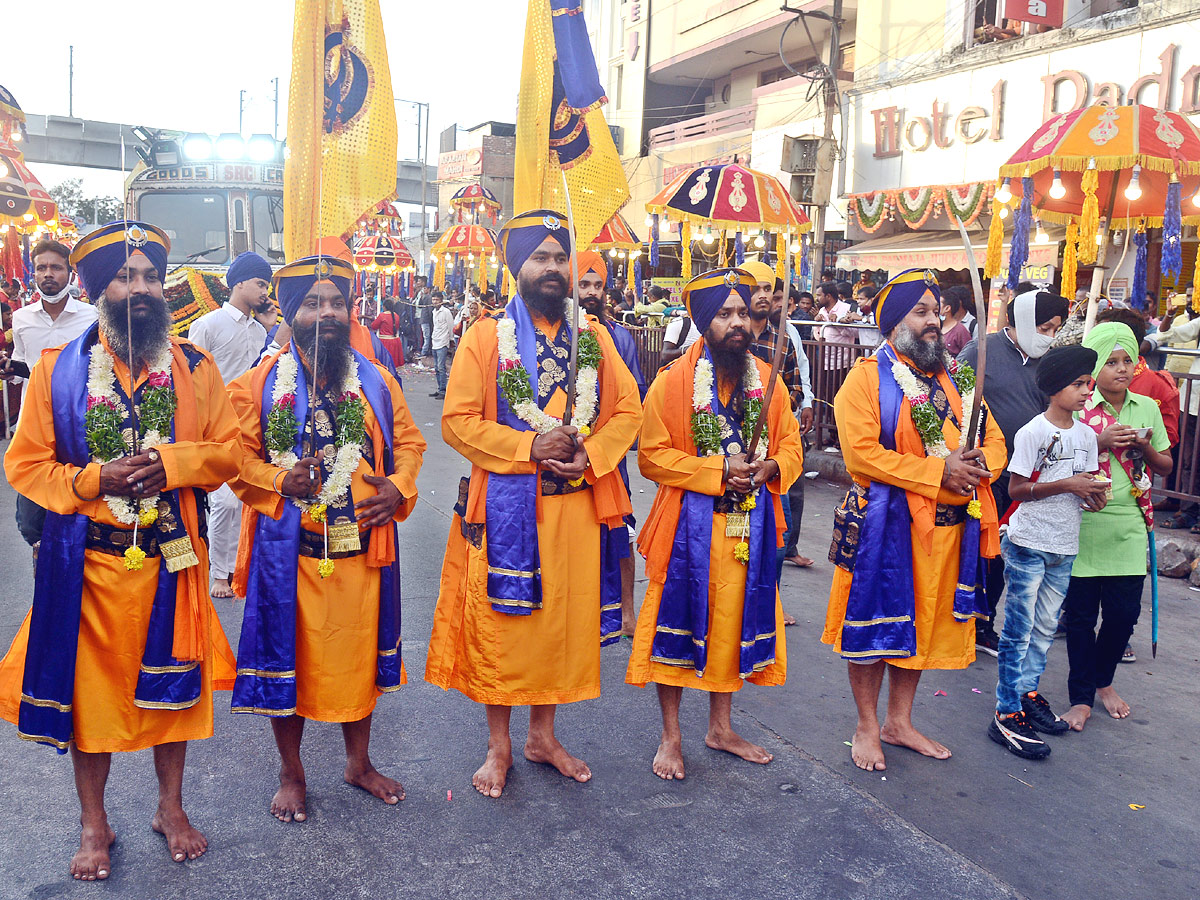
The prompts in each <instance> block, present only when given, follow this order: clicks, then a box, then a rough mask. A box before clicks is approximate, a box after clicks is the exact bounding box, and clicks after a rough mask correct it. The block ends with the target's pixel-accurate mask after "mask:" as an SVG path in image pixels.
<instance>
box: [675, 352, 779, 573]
mask: <svg viewBox="0 0 1200 900" xmlns="http://www.w3.org/2000/svg"><path fill="white" fill-rule="evenodd" d="M692 378H693V382H692V442H693V443H694V444H695V445H696V451H697V452H698V453H699V454H700V455H701V456H716V455H717V454H719V453H720V452H721V422H720V420H719V419H718V418H717V414H716V413H715V412H714V411H713V403H712V398H713V381H714V375H713V365H712V363H711V362H709V360H708V358H707V357H704V356H701V357H700V359H699V360H697V362H696V370H695V372H694V373H693V375H692ZM764 399H765V393H764V391H763V385H762V376H761V375H760V374H759V371H758V366H757V365H756V364H755V360H754V357H753V356H751V357H750V358H749V359H747V360H746V369H745V371H744V373H743V374H742V401H743V402H742V443H743V444H744V445H746V446H749V444H750V439H751V437H752V436H753V435H754V429H755V427H756V426H757V425H758V420H759V419H760V418H762V415H763V400H764ZM766 456H767V426H766V423H764V424H763V430H762V436H761V437H760V438H759V441H758V446H757V447H756V448H755V451H754V458H755V459H766ZM756 505H757V500H756V499H755V496H754V494H753V493H750V494H747V495H746V496H745V497H743V498H742V499H741V501H740V502H739V503H738V509H739V510H740V511H741V512H743V513H747V512H749V511H750V510H752V509H754V507H755V506H756ZM743 518H744V522H743V523H742V526H741V529H742V533H741V534H740V537H741V540H740V541H739V542H738V543H737V544H736V545H735V546H734V548H733V556H734V559H736V560H737V561H738V562H740V563H743V564H744V563H747V562H749V560H750V544H749V543H748V541H747V538H748V537H749V533H750V532H749V527H750V520H749V517H745V516H744V517H743Z"/></svg>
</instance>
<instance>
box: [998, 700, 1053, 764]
mask: <svg viewBox="0 0 1200 900" xmlns="http://www.w3.org/2000/svg"><path fill="white" fill-rule="evenodd" d="M988 737H990V738H991V739H992V740H993V741H995V742H996V743H997V744H999V745H1000V746H1001V747H1003V748H1004V749H1005V750H1007V751H1008V752H1009V753H1015V754H1016V755H1017V756H1019V757H1021V758H1022V759H1045V758H1046V757H1047V756H1049V755H1050V745H1049V744H1047V743H1046V742H1045V741H1043V740H1042V739H1041V738H1040V737H1038V736H1037V732H1036V731H1034V730H1033V727H1032V726H1031V725H1030V724H1029V719H1028V718H1027V717H1026V716H1025V710H1021V711H1020V712H1019V713H1013V714H1011V715H1008V716H1004V717H1003V718H1001V717H1000V714H999V713H996V714H995V715H993V716H992V723H991V724H990V725H988Z"/></svg>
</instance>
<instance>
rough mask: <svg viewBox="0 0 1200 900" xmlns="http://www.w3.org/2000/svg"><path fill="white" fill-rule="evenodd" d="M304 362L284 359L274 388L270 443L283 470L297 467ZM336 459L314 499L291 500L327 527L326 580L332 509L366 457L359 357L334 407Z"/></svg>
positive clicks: (320, 569) (322, 565) (321, 568)
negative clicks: (298, 392) (299, 377)
mask: <svg viewBox="0 0 1200 900" xmlns="http://www.w3.org/2000/svg"><path fill="white" fill-rule="evenodd" d="M298 371H299V366H298V365H297V363H296V357H295V356H293V355H292V354H291V353H285V354H283V355H282V356H280V357H279V361H278V362H277V363H276V368H275V384H274V386H273V387H272V389H271V409H270V410H269V411H268V412H267V433H266V435H265V437H266V444H267V454H268V455H269V456H270V458H271V462H272V463H273V464H274V465H276V466H279V467H280V468H281V469H291V468H292V467H293V466H294V465H296V462H297V459H296V450H295V447H296V439H297V436H298V435H299V431H300V424H299V422H297V420H296V377H297V372H298ZM334 419H335V426H334V433H335V438H334V445H335V446H336V448H337V455H336V456H335V457H334V461H333V466H332V467H331V470H330V474H329V479H328V480H327V481H326V482H325V483H324V484H323V485H321V490H320V492H319V493H318V494H317V496H316V499H315V500H307V499H303V498H300V497H292V498H290V499H291V501H292V504H293V505H295V506H296V507H298V508H299V509H300V510H301V511H302V512H307V513H308V515H309V518H310V519H312V521H313V522H315V523H317V524H319V525H322V526H323V528H324V543H325V549H324V556H323V557H322V558H321V561H320V562H319V563H318V564H317V574H318V575H320V576H321V577H322V578H327V577H329V576H330V575H332V574H333V560H332V559H330V558H329V521H328V518H329V516H328V513H329V507H330V506H333V507H339V506H342V505H344V504H345V503H346V500H347V497H348V495H349V492H350V484H351V481H352V479H353V477H354V473H355V471H357V469H358V464H359V462H360V461H361V460H362V457H363V445H364V444H365V443H366V439H367V429H366V407H365V406H364V404H363V399H362V384H361V382H360V381H359V378H358V360H357V359H353V358H352V359H351V360H350V366H349V368H348V369H347V370H346V375H345V377H344V378H343V379H342V384H341V389H340V390H339V391H338V399H337V405H336V409H335V411H334Z"/></svg>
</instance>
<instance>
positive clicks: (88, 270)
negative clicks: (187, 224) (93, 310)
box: [71, 219, 171, 302]
mask: <svg viewBox="0 0 1200 900" xmlns="http://www.w3.org/2000/svg"><path fill="white" fill-rule="evenodd" d="M170 249H171V239H170V238H169V237H167V235H166V233H165V232H164V231H163V230H162V229H161V228H155V227H154V226H153V225H147V224H146V223H145V222H134V221H132V220H125V219H118V220H116V221H115V222H109V223H108V224H107V225H104V226H103V227H101V228H97V229H96V230H95V231H93V232H91V233H90V234H89V235H88V236H87V237H85V238H83V239H82V240H81V241H80V242H79V243H78V244H76V245H75V249H74V250H72V251H71V265H72V266H73V267H74V268H75V271H76V272H78V273H79V280H80V282H81V283H82V284H83V289H84V290H85V291H87V295H88V296H89V297H90V298H91V299H92V301H93V302H94V301H96V300H99V299H100V296H101V295H102V294H103V293H104V291H105V290H106V289H107V288H108V285H109V283H110V282H111V281H112V280H113V278H115V277H116V274H117V273H118V272H120V271H121V270H122V269H123V268H125V261H126V259H127V258H128V257H129V256H130V255H132V254H134V253H142V254H144V255H145V257H146V259H148V260H150V263H151V264H152V265H153V266H154V268H156V269H158V277H159V278H160V279H163V278H166V277H167V251H169V250H170Z"/></svg>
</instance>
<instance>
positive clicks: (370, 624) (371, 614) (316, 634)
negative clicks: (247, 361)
mask: <svg viewBox="0 0 1200 900" xmlns="http://www.w3.org/2000/svg"><path fill="white" fill-rule="evenodd" d="M284 352H289V351H288V350H287V348H286V347H285V348H284V350H283V351H281V353H284ZM279 355H280V354H276V355H275V356H274V357H272V358H271V359H270V360H268V361H265V362H263V363H262V365H263V366H266V365H270V364H273V363H274V361H275V359H277V358H278V356H279ZM376 368H377V369H379V372H380V374H381V375H382V376H383V380H384V382H385V383H386V384H387V387H388V391H389V393H390V394H391V397H392V419H393V426H394V427H393V430H394V436H393V444H392V446H393V448H394V449H393V458H394V460H395V468H396V472H395V474H394V475H391V476H389V480H390V481H391V482H392V484H394V485H395V486H396V489H397V490H398V491H400V494H401V495H402V496H403V497H404V502H403V503H401V504H400V507H399V508H398V509H397V510H396V515H395V520H396V521H397V522H403V521H404V520H405V519H407V518H408V515H409V513H411V512H412V511H413V508H414V507H415V506H416V504H417V473H418V472H420V471H421V460H422V456H423V454H424V453H425V438H424V437H422V436H421V432H420V430H419V429H418V428H417V426H416V425H415V424H414V423H413V420H412V415H411V414H410V413H409V411H408V404H407V403H405V401H404V393H403V391H401V390H400V386H399V385H398V384H397V383H396V380H395V379H394V378H392V376H391V375H389V374H388V373H387V371H386V370H385V369H384V368H383V367H382V366H379V365H376ZM255 372H256V370H254V369H252V370H250V371H249V372H247V373H246V374H245V375H242V376H241V377H240V378H238V379H236V380H235V381H233V382H232V383H230V385H229V391H230V394H231V396H232V399H233V408H234V410H235V411H236V412H237V415H238V418H239V419H240V420H241V427H242V445H243V446H244V448H245V457H244V459H243V463H242V470H241V472H240V473H239V474H238V477H237V479H236V480H234V481H232V482H230V487H232V488H233V491H234V493H235V494H237V495H238V497H240V498H241V500H242V502H243V503H245V504H246V505H247V506H249V507H250V508H251V509H252V510H253V511H254V514H253V515H248V516H245V517H244V518H243V525H242V540H241V541H240V542H239V546H240V548H242V549H244V551H245V552H239V554H238V575H239V576H240V578H241V579H244V578H245V574H246V572H247V570H248V566H249V554H250V553H252V552H253V550H252V549H251V548H252V543H253V541H252V536H253V534H254V527H255V524H256V522H257V516H259V515H265V516H270V517H271V518H273V519H278V518H279V517H280V516H281V515H283V505H284V503H285V502H286V501H285V500H284V499H283V498H282V497H280V496H279V494H277V493H276V492H275V488H274V484H275V480H276V479H277V478H278V479H279V480H280V481H282V478H281V477H280V475H279V473H280V472H284V471H287V470H285V469H280V468H279V467H278V466H276V465H274V464H273V463H271V462H268V461H266V460H264V459H263V439H262V428H261V425H260V419H259V413H260V409H259V404H260V402H261V389H257V390H256V388H255V387H254V386H252V382H254V381H255V379H254V375H255ZM259 383H261V382H259ZM364 405H365V406H366V416H365V420H366V428H367V434H369V435H374V436H375V447H376V448H377V449H376V450H375V453H376V454H377V458H379V459H381V458H382V457H381V456H379V454H382V452H383V437H382V434H381V432H380V428H379V423H378V421H377V420H376V418H375V414H374V413H373V412H372V411H371V406H370V404H368V403H364ZM319 430H320V426H319V425H318V431H319ZM329 440H330V442H332V437H330V438H329ZM329 452H330V450H328V449H327V450H326V453H329ZM373 474H374V470H373V469H372V468H371V467H370V466H369V465H368V464H367V462H366V460H365V459H361V460H359V463H358V468H357V469H356V470H355V471H354V476H353V478H352V479H351V482H350V493H351V495H352V497H353V500H354V502H355V503H358V502H359V501H360V500H365V499H367V498H368V497H374V496H375V495H376V493H377V491H376V490H375V488H374V486H373V485H371V484H369V483H368V482H367V481H364V480H363V476H364V475H373ZM300 522H301V526H302V527H303V528H304V529H305V530H307V531H311V532H314V533H316V534H320V533H321V526H320V525H317V524H316V523H315V522H313V521H312V520H311V519H310V518H309V517H308V516H306V515H305V516H301V517H300ZM359 530H360V532H361V531H363V530H364V529H362V527H361V526H360V527H359ZM376 533H377V532H376ZM377 549H380V548H377V547H376V542H375V541H372V542H371V545H370V547H369V548H368V550H367V552H366V553H363V554H361V555H359V556H350V557H346V558H345V559H339V560H336V561H335V562H334V569H333V574H332V575H330V576H329V577H328V578H321V577H320V576H319V575H318V574H317V564H318V563H319V562H320V560H319V559H314V558H311V557H307V556H301V557H299V559H298V561H297V562H298V564H299V569H298V572H297V578H296V714H297V715H300V716H303V717H304V718H306V719H315V720H317V721H321V722H357V721H358V720H359V719H363V718H365V717H367V716H369V715H370V714H371V712H372V711H373V710H374V709H375V701H376V700H377V699H378V697H379V695H380V693H382V692H381V691H380V690H379V688H378V687H376V686H375V661H376V655H377V654H378V652H379V647H378V634H379V568H378V566H372V565H368V557H369V556H370V555H371V554H372V553H374V552H375V551H376V550H377ZM393 552H394V551H393ZM238 586H239V587H243V586H244V582H242V581H239V582H238ZM402 673H403V669H402Z"/></svg>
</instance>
